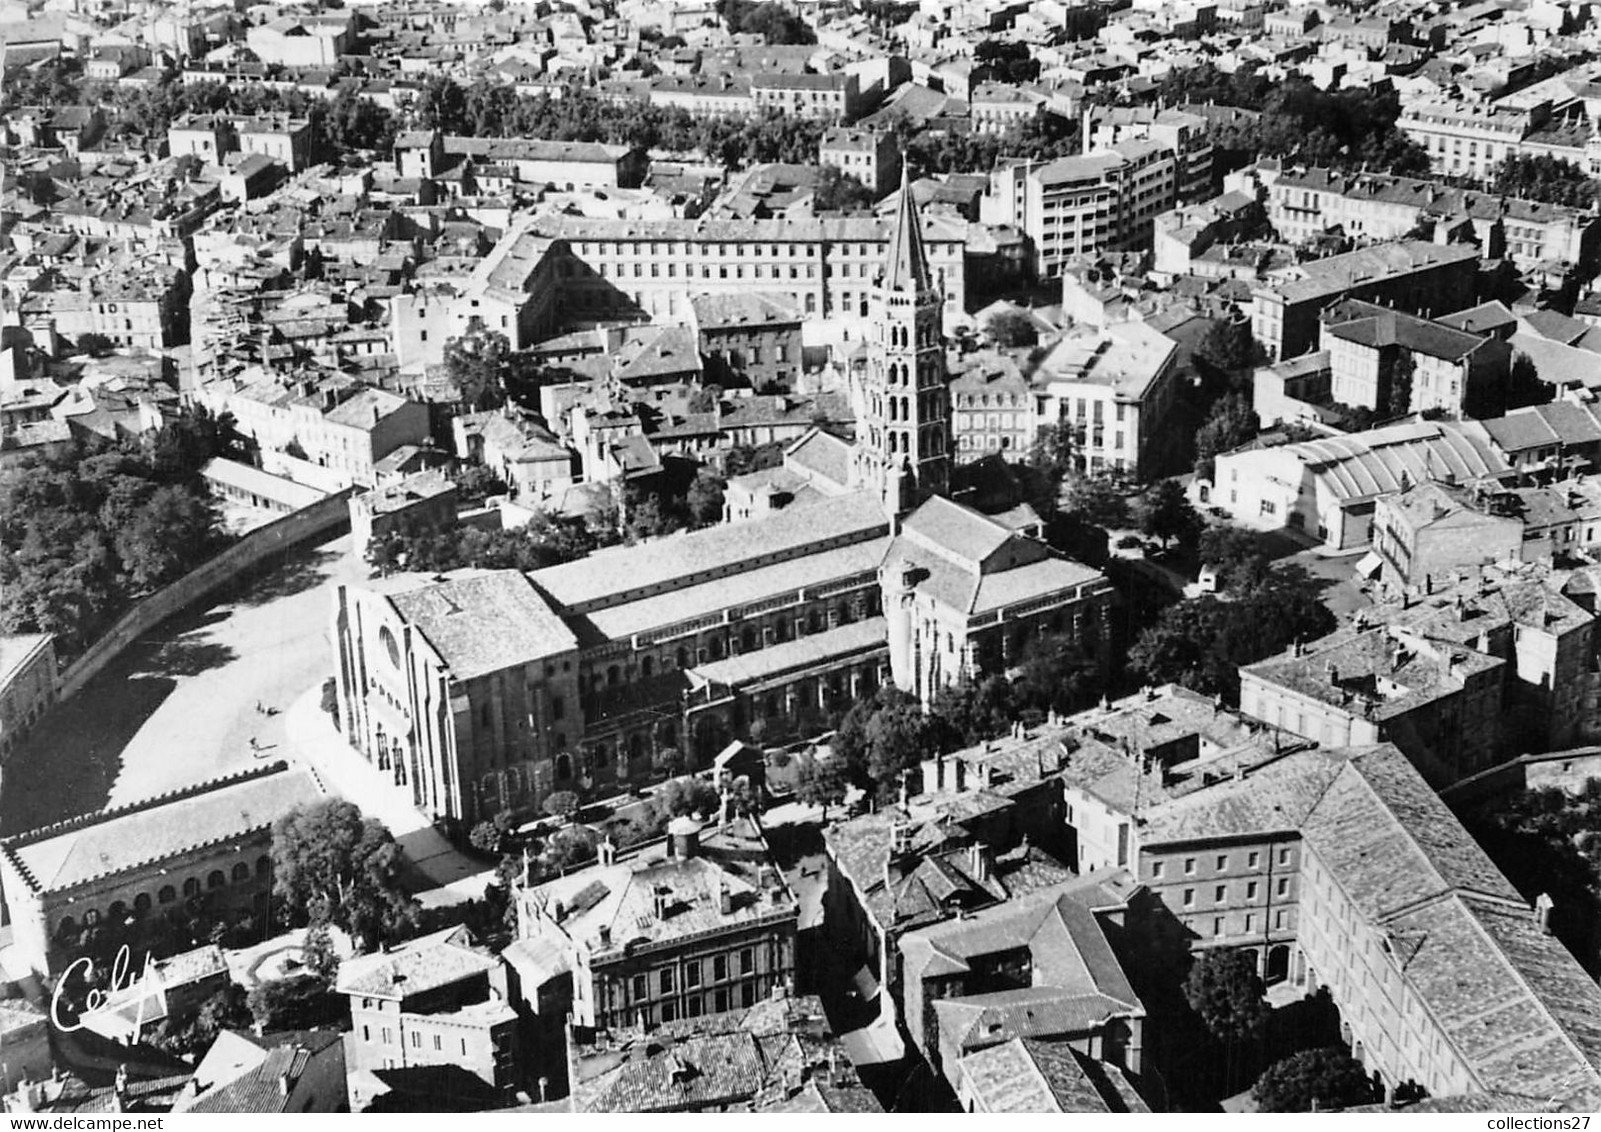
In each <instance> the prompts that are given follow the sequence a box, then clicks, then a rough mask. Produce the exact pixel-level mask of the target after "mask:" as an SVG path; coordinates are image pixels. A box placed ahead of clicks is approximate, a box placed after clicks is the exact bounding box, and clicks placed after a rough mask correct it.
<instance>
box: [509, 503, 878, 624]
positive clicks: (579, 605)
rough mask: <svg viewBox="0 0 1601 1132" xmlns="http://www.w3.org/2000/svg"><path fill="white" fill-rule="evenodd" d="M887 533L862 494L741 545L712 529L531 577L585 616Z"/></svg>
mask: <svg viewBox="0 0 1601 1132" xmlns="http://www.w3.org/2000/svg"><path fill="white" fill-rule="evenodd" d="M888 527H889V522H888V520H887V519H885V517H884V514H883V511H882V509H881V508H880V506H879V503H878V500H877V498H876V497H875V496H873V495H870V494H868V493H865V492H857V493H852V494H849V495H843V496H839V497H836V498H833V499H830V500H829V501H828V503H827V505H826V506H818V507H809V508H785V509H784V510H782V511H778V512H776V513H774V514H772V515H770V516H766V517H764V518H761V519H758V520H753V521H751V522H748V523H743V524H741V525H740V527H739V537H738V538H730V537H729V533H728V530H727V528H723V527H713V528H711V529H709V530H705V531H692V532H690V533H689V534H686V535H679V536H676V537H673V538H667V539H658V540H655V541H652V542H648V543H645V544H643V545H640V546H637V547H617V548H611V549H607V550H601V551H597V552H596V553H594V554H591V555H589V556H587V557H585V558H581V559H579V560H578V561H576V562H569V563H566V564H564V565H561V566H551V567H548V568H546V569H544V570H536V571H534V572H533V573H532V574H530V575H529V577H530V579H531V580H532V581H533V582H534V584H535V585H537V586H538V587H539V588H540V589H541V590H543V591H544V592H545V593H547V594H549V595H550V597H551V599H552V600H553V601H555V602H556V603H558V604H559V605H561V606H564V607H566V608H567V609H568V610H578V611H583V610H586V609H592V608H604V607H606V606H611V605H620V604H622V603H623V602H627V601H632V600H637V599H638V598H640V597H644V596H646V595H647V594H648V593H649V592H650V591H651V590H653V589H655V590H657V592H664V591H666V590H668V589H671V588H678V587H682V586H684V585H686V584H689V583H690V580H691V579H692V578H695V577H696V576H697V575H702V576H704V578H705V580H711V579H712V578H727V577H731V576H734V575H736V574H739V573H742V572H744V571H746V570H749V569H751V568H752V567H753V566H756V565H758V564H760V565H767V564H769V563H776V562H782V561H786V560H790V559H795V558H802V557H805V556H806V555H808V554H812V553H816V552H817V550H818V548H819V544H823V543H830V542H836V541H837V542H839V543H841V544H843V543H851V542H862V541H866V540H868V539H873V538H877V537H879V536H881V535H882V534H883V533H884V532H885V531H887V530H888ZM696 580H697V581H698V580H700V579H696Z"/></svg>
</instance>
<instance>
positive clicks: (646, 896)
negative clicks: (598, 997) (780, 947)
mask: <svg viewBox="0 0 1601 1132" xmlns="http://www.w3.org/2000/svg"><path fill="white" fill-rule="evenodd" d="M724 891H726V892H728V893H729V895H730V899H731V901H732V911H731V912H730V913H728V914H726V915H725V914H724V913H723V911H722V907H721V904H722V900H721V895H720V894H721V893H722V892H724ZM659 898H660V899H661V900H663V901H664V902H665V903H664V906H663V908H662V909H658V899H659ZM519 900H520V901H521V903H522V906H523V908H524V910H525V911H526V910H536V911H534V912H532V913H531V914H530V915H529V916H527V917H525V918H524V923H525V925H529V924H531V925H532V934H533V938H539V939H545V940H550V941H554V942H555V943H556V945H557V946H559V947H561V948H563V949H564V950H568V949H571V948H581V949H583V950H584V951H585V952H587V953H588V954H589V955H591V956H594V957H599V956H602V955H612V954H613V953H621V952H623V951H624V950H626V949H628V948H631V947H635V946H639V945H644V944H650V945H655V944H661V943H663V942H665V941H668V940H675V939H681V938H684V937H686V936H693V935H697V934H699V933H701V932H709V931H721V930H737V928H738V927H739V925H741V924H753V923H756V922H759V921H767V920H773V919H775V918H776V919H779V920H781V919H783V918H785V917H788V918H791V919H792V918H793V917H794V916H795V915H796V911H797V905H796V903H795V900H794V897H793V895H792V894H791V893H790V891H789V889H788V887H787V886H785V885H784V884H783V883H782V882H781V881H779V882H776V883H769V884H763V883H762V882H761V878H760V877H759V876H758V875H757V874H756V873H755V871H754V870H753V869H748V868H744V867H738V866H737V863H736V862H732V861H722V860H714V859H713V858H712V857H710V856H708V855H707V854H706V853H700V854H697V855H696V856H693V857H688V858H683V857H669V856H667V851H666V848H665V846H664V845H662V844H660V843H658V844H656V845H653V846H651V847H648V848H647V849H645V850H642V851H640V852H639V853H637V854H634V855H633V856H630V857H627V858H619V859H618V860H616V861H615V862H613V863H612V864H610V865H606V864H595V865H591V866H590V867H588V868H585V869H580V870H578V871H576V872H573V873H569V874H568V875H566V876H563V877H559V878H557V879H556V880H551V881H546V882H545V883H544V884H541V885H537V886H535V887H534V888H531V889H529V890H527V891H526V892H524V893H521V894H519ZM539 909H542V910H543V911H537V910H539ZM659 911H662V912H664V914H658V912H659ZM597 961H599V960H598V958H596V959H592V962H597Z"/></svg>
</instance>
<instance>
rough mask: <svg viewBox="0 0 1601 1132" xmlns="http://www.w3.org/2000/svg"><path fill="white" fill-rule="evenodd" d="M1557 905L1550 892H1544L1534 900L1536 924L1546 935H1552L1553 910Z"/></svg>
mask: <svg viewBox="0 0 1601 1132" xmlns="http://www.w3.org/2000/svg"><path fill="white" fill-rule="evenodd" d="M1553 907H1555V903H1554V902H1553V901H1552V899H1551V894H1550V893H1549V892H1542V893H1540V895H1539V896H1537V897H1535V899H1534V923H1535V926H1536V927H1538V928H1539V929H1540V931H1541V932H1542V933H1544V934H1545V935H1550V934H1551V909H1552V908H1553Z"/></svg>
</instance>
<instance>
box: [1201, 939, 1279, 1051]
mask: <svg viewBox="0 0 1601 1132" xmlns="http://www.w3.org/2000/svg"><path fill="white" fill-rule="evenodd" d="M1266 993H1267V991H1266V988H1265V987H1263V985H1262V979H1261V977H1260V976H1258V975H1257V973H1256V958H1255V957H1254V956H1253V955H1252V954H1251V953H1250V952H1249V951H1246V950H1243V949H1241V948H1237V947H1213V948H1209V949H1208V950H1206V951H1203V952H1201V954H1200V955H1199V956H1197V957H1196V960H1195V963H1194V964H1193V965H1192V966H1191V967H1190V973H1189V976H1188V977H1187V978H1186V979H1185V980H1184V999H1185V1001H1186V1002H1188V1003H1189V1004H1190V1009H1191V1010H1193V1011H1195V1012H1196V1013H1197V1014H1199V1015H1200V1016H1201V1021H1202V1022H1204V1023H1205V1024H1206V1028H1207V1029H1208V1030H1210V1031H1211V1032H1212V1033H1213V1034H1214V1035H1215V1036H1217V1037H1219V1038H1222V1039H1223V1040H1225V1041H1237V1040H1239V1039H1242V1038H1249V1037H1254V1036H1255V1035H1256V1034H1257V1033H1258V1032H1259V1031H1260V1030H1261V1028H1262V1025H1263V1023H1265V1022H1266V1021H1267V1016H1268V1006H1267V1003H1266V1001H1265V1000H1264V998H1263V996H1264V995H1265V994H1266Z"/></svg>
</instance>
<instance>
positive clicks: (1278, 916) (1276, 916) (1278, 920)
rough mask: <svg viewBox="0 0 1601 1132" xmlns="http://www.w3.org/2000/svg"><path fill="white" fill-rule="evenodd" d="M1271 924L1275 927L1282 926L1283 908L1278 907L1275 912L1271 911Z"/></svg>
mask: <svg viewBox="0 0 1601 1132" xmlns="http://www.w3.org/2000/svg"><path fill="white" fill-rule="evenodd" d="M1273 926H1274V927H1275V928H1282V927H1283V926H1284V909H1283V908H1280V909H1279V910H1278V911H1277V912H1274V913H1273Z"/></svg>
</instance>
